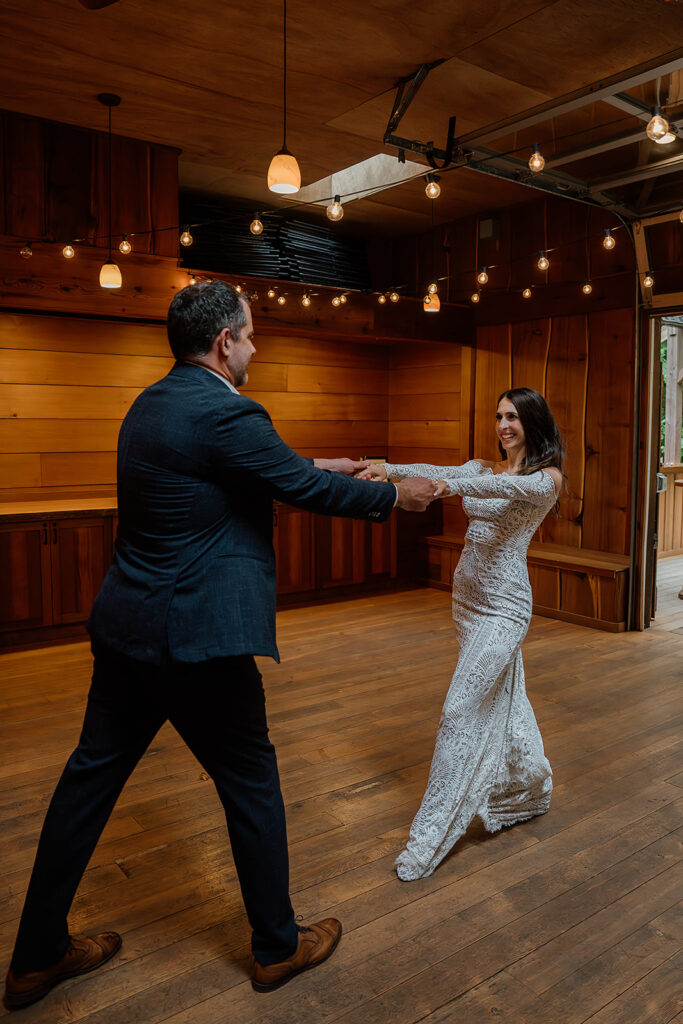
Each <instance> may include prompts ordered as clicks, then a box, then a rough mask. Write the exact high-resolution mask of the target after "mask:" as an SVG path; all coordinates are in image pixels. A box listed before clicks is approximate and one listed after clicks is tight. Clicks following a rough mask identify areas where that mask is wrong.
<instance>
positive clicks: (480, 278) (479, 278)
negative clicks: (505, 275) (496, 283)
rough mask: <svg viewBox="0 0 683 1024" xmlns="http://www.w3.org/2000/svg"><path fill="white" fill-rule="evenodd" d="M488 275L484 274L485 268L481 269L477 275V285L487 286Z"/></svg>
mask: <svg viewBox="0 0 683 1024" xmlns="http://www.w3.org/2000/svg"><path fill="white" fill-rule="evenodd" d="M488 280H489V275H488V274H487V273H486V267H482V268H481V270H480V271H479V273H478V274H477V284H488Z"/></svg>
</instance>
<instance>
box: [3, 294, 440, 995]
mask: <svg viewBox="0 0 683 1024" xmlns="http://www.w3.org/2000/svg"><path fill="white" fill-rule="evenodd" d="M168 336H169V341H170V344H171V349H172V351H173V354H174V356H175V357H176V360H177V361H176V363H175V365H174V367H173V369H172V370H171V372H170V373H169V374H168V376H166V377H165V378H164V379H163V380H160V381H158V382H157V383H156V384H153V385H152V386H151V387H149V388H147V389H146V390H145V391H144V392H143V393H142V394H141V395H140V396H139V397H138V399H137V400H136V401H135V402H134V404H133V406H132V407H131V409H130V411H129V412H128V414H127V416H126V418H125V419H124V422H123V425H122V427H121V432H120V436H119V451H118V503H119V530H118V536H117V540H116V552H115V556H114V560H113V563H112V565H111V568H110V569H109V572H108V574H107V576H106V578H105V580H104V583H103V584H102V588H101V590H100V592H99V594H98V596H97V598H96V599H95V603H94V605H93V609H92V614H91V616H90V620H89V630H90V634H91V639H92V647H93V653H94V658H95V660H94V668H93V678H92V686H91V689H90V693H89V696H88V704H87V708H86V712H85V719H84V723H83V730H82V733H81V737H80V740H79V744H78V747H77V748H76V750H75V751H74V753H73V754H72V755H71V757H70V759H69V761H68V763H67V765H66V768H65V769H64V773H63V774H62V777H61V779H60V781H59V784H58V786H57V789H56V791H55V794H54V796H53V798H52V802H51V804H50V807H49V809H48V812H47V816H46V819H45V823H44V826H43V831H42V834H41V838H40V843H39V846H38V852H37V854H36V862H35V865H34V868H33V874H32V876H31V881H30V884H29V888H28V892H27V895H26V902H25V905H24V910H23V913H22V917H21V922H20V925H19V933H18V936H17V941H16V946H15V950H14V955H13V958H12V963H11V965H10V970H9V972H8V975H7V981H6V988H5V1002H6V1005H7V1006H8V1007H10V1008H19V1007H21V1006H27V1005H29V1003H32V1002H35V1001H36V1000H37V999H40V998H42V996H44V995H45V994H46V993H47V992H48V991H49V990H50V989H51V988H52V987H53V986H54V985H56V984H57V983H58V982H60V981H62V980H63V979H64V978H67V977H72V976H74V975H76V974H82V973H85V972H87V971H90V970H94V969H95V968H96V967H99V966H100V964H102V963H104V962H105V961H106V960H108V959H109V958H110V957H111V956H113V955H114V954H115V953H116V952H117V950H118V949H119V947H120V945H121V938H120V936H119V935H117V934H116V933H115V932H105V933H102V934H99V935H95V936H86V937H72V936H70V935H69V931H68V926H67V914H68V912H69V908H70V906H71V903H72V900H73V897H74V895H75V893H76V889H77V887H78V884H79V882H80V879H81V877H82V875H83V872H84V871H85V868H86V866H87V864H88V861H89V859H90V856H91V854H92V852H93V850H94V848H95V845H96V843H97V841H98V839H99V836H100V834H101V832H102V830H103V828H104V826H105V824H106V822H107V819H108V818H109V815H110V814H111V811H112V809H113V807H114V804H115V802H116V799H117V797H118V795H119V794H120V792H121V790H122V789H123V786H124V785H125V782H126V780H127V779H128V777H129V776H130V774H131V772H132V771H133V769H134V767H135V765H136V764H137V762H138V761H139V759H140V758H141V757H142V755H143V754H144V752H145V750H146V749H147V747H148V746H149V744H150V742H151V741H152V739H153V738H154V736H155V734H156V733H157V731H158V730H159V728H160V727H161V726H162V725H163V723H164V722H165V721H166V720H167V719H168V720H170V721H171V723H172V724H173V725H174V726H175V728H176V729H177V730H178V732H179V733H180V735H181V736H182V737H183V739H184V740H185V742H186V743H187V744H188V746H189V747H190V749H191V750H192V751H193V753H194V754H195V756H196V757H197V759H198V760H199V761H200V763H201V764H202V765H203V766H204V768H205V769H206V771H207V772H208V773H209V775H210V776H211V778H212V779H213V781H214V783H215V785H216V788H217V791H218V795H219V797H220V799H221V802H222V803H223V806H224V808H225V814H226V820H227V825H228V831H229V834H230V841H231V844H232V850H233V856H234V860H235V866H236V869H237V874H238V876H239V881H240V886H241V890H242V895H243V898H244V903H245V907H246V910H247V915H248V918H249V922H250V924H251V927H252V950H253V954H254V960H253V968H252V984H253V986H254V988H255V989H256V990H257V991H269V990H271V989H273V988H277V987H278V986H279V985H281V984H284V983H285V982H286V981H288V980H289V979H290V978H292V977H293V976H294V975H295V974H297V973H299V972H300V971H302V970H305V969H307V968H310V967H314V966H316V965H317V964H319V963H322V961H323V960H325V959H326V958H327V957H328V956H329V955H330V953H331V952H332V951H333V949H334V948H335V946H336V945H337V942H338V941H339V938H340V935H341V924H340V923H339V922H338V921H336V920H335V919H334V918H328V919H326V920H325V921H320V922H318V923H316V924H313V925H311V926H309V927H306V928H302V927H299V926H298V925H297V924H296V923H295V919H294V913H293V910H292V905H291V903H290V898H289V863H288V855H287V833H286V824H285V815H284V806H283V802H282V796H281V792H280V782H279V777H278V770H277V761H276V757H275V751H274V749H273V747H272V745H271V743H270V742H269V740H268V727H267V722H266V714H265V697H264V692H263V686H262V682H261V676H260V674H259V671H258V669H257V667H256V663H255V661H254V655H269V656H271V657H273V658H275V659H276V660H279V658H278V652H277V647H276V644H275V589H276V580H275V556H274V551H273V546H272V499H273V498H279V499H280V500H281V501H284V502H287V503H289V504H292V505H297V506H299V507H301V508H305V509H309V510H310V511H312V512H319V513H324V514H327V515H336V516H351V517H355V518H359V519H365V518H369V519H374V520H376V521H382V520H384V519H386V518H387V517H388V516H389V515H390V513H391V511H392V509H393V507H394V505H395V504H398V505H399V506H401V507H402V508H406V509H410V510H415V511H421V510H423V509H424V508H426V506H427V505H428V504H429V501H430V500H431V498H432V497H433V493H434V485H433V483H432V482H430V481H427V480H419V479H417V480H404V481H401V483H399V484H397V485H394V484H384V483H381V484H378V483H370V482H366V481H362V480H354V479H353V478H352V477H351V476H350V475H347V474H351V473H353V472H354V470H357V469H359V468H360V466H361V464H359V463H353V462H351V461H350V460H348V459H339V460H330V461H326V460H308V459H303V458H301V457H300V456H298V455H296V454H295V453H294V452H293V451H292V450H291V449H290V448H288V446H287V445H286V444H285V443H284V442H283V441H282V440H281V438H280V437H279V436H278V434H277V433H276V431H275V429H274V427H273V425H272V423H271V420H270V417H269V416H268V413H267V412H266V410H265V409H264V408H263V407H262V406H261V405H259V404H258V403H257V402H254V401H251V399H249V398H246V397H243V396H241V395H240V394H239V392H238V391H237V388H238V387H240V385H242V384H244V383H246V380H247V367H248V365H249V360H250V359H251V357H252V355H253V354H254V351H255V349H254V345H253V342H252V339H253V326H252V320H251V311H250V308H249V305H248V303H247V302H246V301H245V300H244V298H243V297H242V298H240V296H239V295H238V294H237V293H236V292H235V290H234V289H233V288H231V287H230V286H228V285H225V284H223V283H221V282H213V283H210V284H208V283H202V284H197V285H191V286H190V287H188V288H185V289H183V291H181V292H179V293H178V295H176V297H175V298H174V300H173V302H172V304H171V308H170V310H169V316H168Z"/></svg>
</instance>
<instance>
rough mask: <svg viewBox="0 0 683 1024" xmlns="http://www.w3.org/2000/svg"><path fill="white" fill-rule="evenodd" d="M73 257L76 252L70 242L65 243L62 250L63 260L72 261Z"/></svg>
mask: <svg viewBox="0 0 683 1024" xmlns="http://www.w3.org/2000/svg"><path fill="white" fill-rule="evenodd" d="M75 255H76V250H75V249H74V247H73V245H72V244H71V242H67V244H66V245H65V246H64V248H63V249H62V256H63V257H64V259H65V260H72V259H73V258H74V256H75Z"/></svg>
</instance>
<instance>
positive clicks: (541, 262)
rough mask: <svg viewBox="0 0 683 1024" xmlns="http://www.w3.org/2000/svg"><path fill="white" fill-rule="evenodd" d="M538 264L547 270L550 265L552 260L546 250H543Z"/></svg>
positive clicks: (540, 268) (541, 268) (539, 267)
mask: <svg viewBox="0 0 683 1024" xmlns="http://www.w3.org/2000/svg"><path fill="white" fill-rule="evenodd" d="M536 266H537V267H538V269H539V270H547V269H548V267H549V266H550V260H549V259H548V257H547V256H546V254H545V253H544V252H542V253H541V255H540V256H539V259H538V263H537V264H536Z"/></svg>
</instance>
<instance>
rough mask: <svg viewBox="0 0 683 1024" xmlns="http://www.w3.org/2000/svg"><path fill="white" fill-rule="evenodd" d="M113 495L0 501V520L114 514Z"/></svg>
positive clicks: (16, 520)
mask: <svg viewBox="0 0 683 1024" xmlns="http://www.w3.org/2000/svg"><path fill="white" fill-rule="evenodd" d="M117 510H118V509H117V504H116V497H115V495H111V496H110V497H89V498H88V497H85V498H41V499H40V500H36V501H0V521H2V522H6V523H12V522H16V523H20V522H26V521H28V520H35V519H83V518H85V517H87V516H90V515H98V516H115V515H116V513H117Z"/></svg>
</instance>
